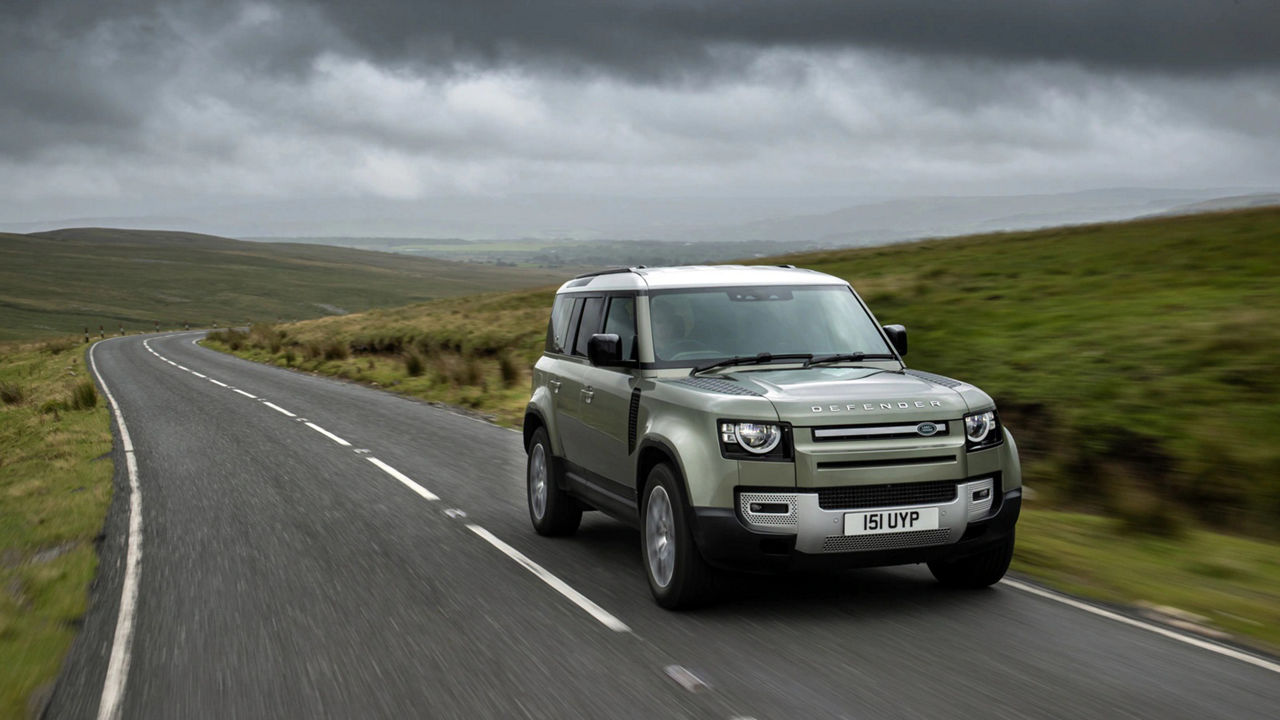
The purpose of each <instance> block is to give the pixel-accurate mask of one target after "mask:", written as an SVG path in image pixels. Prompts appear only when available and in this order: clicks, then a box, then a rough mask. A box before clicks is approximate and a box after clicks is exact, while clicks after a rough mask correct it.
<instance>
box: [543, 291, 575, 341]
mask: <svg viewBox="0 0 1280 720" xmlns="http://www.w3.org/2000/svg"><path fill="white" fill-rule="evenodd" d="M572 317H573V298H571V297H569V296H568V295H561V296H559V297H557V298H556V302H555V304H554V305H552V306H551V322H549V323H547V352H549V353H567V352H569V348H567V347H566V345H567V344H568V342H569V319H570V318H572Z"/></svg>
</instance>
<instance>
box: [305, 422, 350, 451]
mask: <svg viewBox="0 0 1280 720" xmlns="http://www.w3.org/2000/svg"><path fill="white" fill-rule="evenodd" d="M307 427H309V428H311V429H312V430H315V431H316V432H318V433H320V434H321V435H324V436H325V437H327V438H329V439H330V440H332V441H334V442H336V443H338V444H339V445H345V446H347V447H350V446H351V443H349V442H347V441H346V440H343V439H342V438H340V437H338V436H337V435H334V434H333V433H331V432H329V431H328V430H325V429H324V428H322V427H320V426H319V425H317V424H315V423H313V422H309V423H307Z"/></svg>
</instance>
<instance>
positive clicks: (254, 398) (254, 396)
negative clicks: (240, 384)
mask: <svg viewBox="0 0 1280 720" xmlns="http://www.w3.org/2000/svg"><path fill="white" fill-rule="evenodd" d="M231 389H232V391H234V392H238V393H240V394H241V395H243V396H245V397H247V398H249V399H250V400H257V399H258V396H257V395H250V394H249V393H247V392H245V391H243V390H241V389H240V388H231ZM317 429H319V428H317Z"/></svg>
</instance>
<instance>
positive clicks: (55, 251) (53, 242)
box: [0, 228, 567, 340]
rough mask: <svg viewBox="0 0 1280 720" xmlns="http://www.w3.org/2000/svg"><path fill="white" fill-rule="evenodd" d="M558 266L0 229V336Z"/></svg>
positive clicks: (352, 303)
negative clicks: (521, 266) (517, 265)
mask: <svg viewBox="0 0 1280 720" xmlns="http://www.w3.org/2000/svg"><path fill="white" fill-rule="evenodd" d="M565 274H567V273H566V272H563V271H557V272H553V271H543V270H536V269H534V270H531V269H520V270H515V269H512V268H500V267H494V266H486V265H475V264H468V263H457V262H448V261H442V260H435V259H428V258H415V257H407V256H404V255H393V254H390V253H380V252H372V251H366V250H355V249H350V248H338V247H329V246H324V245H294V244H285V243H259V242H244V241H240V240H231V239H228V238H222V237H216V236H212V235H199V234H194V233H182V232H169V231H147V230H117V229H104V228H78V229H68V230H55V231H51V232H42V233H34V234H30V235H17V234H8V233H0V340H12V339H24V338H34V337H39V336H43V335H59V334H68V333H80V332H82V331H83V329H84V328H85V327H89V328H91V329H92V331H93V332H94V333H95V334H96V333H97V329H98V327H99V326H100V325H101V326H104V327H105V328H106V331H107V332H108V333H110V332H114V331H118V328H119V327H120V326H121V325H123V326H124V327H125V329H126V330H129V331H133V330H142V329H145V330H150V329H152V328H153V327H154V324H155V323H156V322H159V323H160V325H161V327H165V328H174V327H180V326H181V325H182V324H183V323H187V322H189V323H191V324H192V326H207V325H210V324H212V323H214V322H217V323H219V324H221V325H223V326H226V325H229V324H233V323H235V324H242V323H245V322H246V321H249V320H252V321H255V322H260V321H266V320H270V321H276V320H281V319H285V320H296V319H301V318H309V317H316V316H321V315H332V314H343V313H346V312H355V311H361V310H368V309H370V308H373V307H380V306H390V305H403V304H405V303H412V302H420V301H424V300H430V299H435V298H442V297H453V296H457V295H463V294H467V293H474V292H480V291H492V290H511V289H517V288H524V287H530V286H535V285H541V284H545V283H549V282H554V281H555V280H557V279H558V278H560V277H562V276H563V275H565Z"/></svg>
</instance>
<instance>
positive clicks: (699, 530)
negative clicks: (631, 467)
mask: <svg viewBox="0 0 1280 720" xmlns="http://www.w3.org/2000/svg"><path fill="white" fill-rule="evenodd" d="M982 482H983V480H973V481H965V482H963V483H960V484H959V486H958V488H959V490H958V492H957V495H956V498H955V499H954V500H952V501H950V502H948V503H930V504H929V507H937V508H939V528H938V530H927V531H917V532H904V533H896V534H885V535H861V536H852V535H851V536H846V535H844V534H843V527H844V525H843V521H844V515H845V514H846V513H849V512H860V511H862V510H866V509H881V508H859V509H856V510H854V509H841V510H824V509H822V508H821V507H820V506H819V502H818V496H817V494H816V493H804V492H801V493H796V494H795V498H796V500H795V507H794V511H795V512H794V514H795V523H794V529H789V526H787V525H785V524H784V525H775V526H774V527H770V528H764V527H761V526H760V525H758V524H749V523H748V521H747V520H744V519H743V517H742V513H741V512H739V511H738V510H735V509H731V508H694V515H695V525H694V539H695V540H696V542H697V543H698V549H699V550H700V551H701V552H702V555H703V557H704V558H705V559H706V560H707V562H709V563H711V564H712V565H715V566H718V567H723V568H732V569H740V570H764V571H772V570H787V569H806V568H813V569H820V568H840V567H878V566H885V565H904V564H910V563H919V562H927V561H930V560H934V559H941V558H955V557H962V556H964V555H969V554H972V553H976V552H981V551H982V550H984V549H985V548H987V547H988V546H990V545H991V544H994V543H998V542H1000V541H1002V540H1004V539H1005V538H1006V537H1007V536H1008V535H1009V533H1011V532H1013V528H1014V525H1015V524H1016V523H1017V521H1018V515H1019V513H1020V512H1021V508H1022V488H1020V487H1019V488H1015V489H1013V490H1010V491H1008V492H1005V493H1003V494H1002V495H1000V494H997V493H996V492H995V491H994V489H993V492H992V496H993V497H992V498H991V500H988V502H987V503H986V504H987V507H986V508H985V509H983V508H982V507H981V504H979V507H978V508H977V512H975V507H974V505H975V503H974V501H973V492H974V490H975V489H978V488H980V487H981V485H980V483H982ZM986 482H987V483H988V485H987V486H988V487H990V485H989V483H990V481H989V480H987V481H986ZM997 487H998V486H997ZM893 507H894V509H909V508H910V507H912V506H909V505H908V506H897V505H895V506H893Z"/></svg>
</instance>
